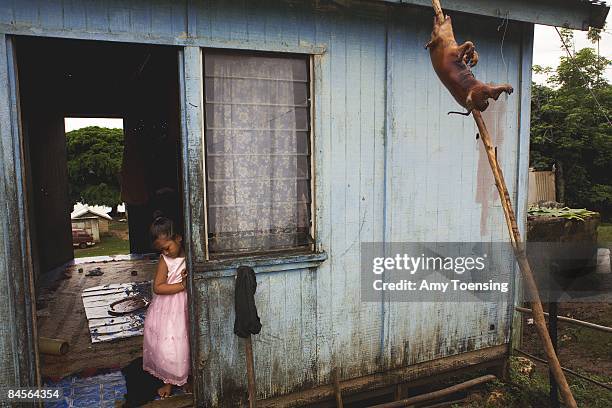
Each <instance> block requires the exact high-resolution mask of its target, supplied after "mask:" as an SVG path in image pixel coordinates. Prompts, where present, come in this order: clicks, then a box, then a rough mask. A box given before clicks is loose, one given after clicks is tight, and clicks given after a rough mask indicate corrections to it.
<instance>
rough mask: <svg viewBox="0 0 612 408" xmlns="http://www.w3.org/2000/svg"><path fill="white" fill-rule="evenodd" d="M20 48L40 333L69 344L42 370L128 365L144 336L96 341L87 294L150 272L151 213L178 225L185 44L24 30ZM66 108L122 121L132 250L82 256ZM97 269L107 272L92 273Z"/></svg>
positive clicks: (54, 375)
mask: <svg viewBox="0 0 612 408" xmlns="http://www.w3.org/2000/svg"><path fill="white" fill-rule="evenodd" d="M16 53H17V66H18V78H19V97H20V109H21V120H22V129H23V136H22V137H23V141H24V143H23V145H24V150H25V151H24V154H25V157H26V162H25V164H24V172H25V174H26V177H27V187H26V191H25V195H26V197H27V203H28V209H27V211H28V220H29V228H30V232H31V237H32V245H31V247H32V259H33V262H34V265H33V269H34V271H35V273H34V281H35V287H36V306H37V329H38V330H37V332H38V336H39V338H40V337H46V338H54V339H56V338H58V339H62V340H65V341H67V342H68V344H69V351H68V352H67V353H66V354H64V355H46V354H42V353H41V354H40V361H41V363H40V369H41V374H42V376H43V378H51V379H55V380H58V379H61V378H65V377H67V376H70V375H73V374H75V373H83V372H90V373H93V372H96V370H100V369H112V368H120V367H123V366H125V365H126V364H128V363H129V362H130V361H131V360H133V359H135V358H137V357H139V356H140V355H141V353H142V336H136V337H129V338H122V339H118V340H113V341H108V342H100V343H93V342H92V337H91V335H90V328H89V326H88V320H87V317H86V314H85V310H84V305H83V300H82V293H83V290H84V289H87V288H91V287H93V286H100V285H107V284H120V283H128V282H146V281H149V280H151V279H152V278H153V274H154V271H155V266H156V263H157V255H155V254H151V252H153V251H152V249H151V243H150V238H149V225H150V223H151V221H152V219H153V213H154V212H155V211H156V210H161V211H162V212H163V213H164V215H167V216H169V217H172V218H174V219H175V220H177V222H178V223H179V224H180V222H181V220H182V219H183V216H182V201H181V197H182V193H181V185H182V183H181V163H180V159H179V157H180V146H179V144H180V142H179V141H180V119H179V114H180V108H179V78H178V51H177V49H176V48H173V47H162V46H143V45H133V44H128V43H105V42H93V41H75V40H65V39H49V38H31V37H21V38H18V41H17V43H16ZM66 117H116V118H123V120H124V153H123V163H122V169H121V175H120V180H121V190H122V193H121V196H122V197H121V198H122V200H123V201H125V203H126V206H127V214H128V217H127V218H128V223H129V241H130V253H131V254H126V255H124V256H121V257H106V258H104V257H102V258H97V259H94V258H79V259H74V250H73V243H72V235H71V220H70V212H71V211H72V202H70V200H69V196H68V188H69V183H68V172H67V171H68V170H67V153H66V136H65V128H64V118H66ZM143 254H149V255H143ZM97 268H99V270H100V271H102V272H103V274H101V275H100V274H98V276H96V274H95V273H94V274H93V276H92V274H91V271H93V270H95V269H97ZM134 271H135V272H134Z"/></svg>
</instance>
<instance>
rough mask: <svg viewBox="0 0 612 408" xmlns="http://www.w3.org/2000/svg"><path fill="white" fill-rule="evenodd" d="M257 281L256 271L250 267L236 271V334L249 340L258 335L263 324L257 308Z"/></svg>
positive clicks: (239, 268) (242, 267) (240, 267)
mask: <svg viewBox="0 0 612 408" xmlns="http://www.w3.org/2000/svg"><path fill="white" fill-rule="evenodd" d="M256 289H257V281H256V280H255V271H254V270H253V268H251V267H249V266H239V267H238V270H237V271H236V289H235V290H234V308H235V311H236V320H234V334H236V335H237V336H239V337H242V338H247V337H249V336H250V335H251V334H258V333H259V331H260V330H261V322H260V321H259V316H258V315H257V307H255V297H254V296H255V290H256Z"/></svg>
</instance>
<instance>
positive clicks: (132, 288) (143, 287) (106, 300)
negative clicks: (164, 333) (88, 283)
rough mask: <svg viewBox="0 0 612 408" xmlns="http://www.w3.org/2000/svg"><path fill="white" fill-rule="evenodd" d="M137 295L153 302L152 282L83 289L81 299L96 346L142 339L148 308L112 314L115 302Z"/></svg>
mask: <svg viewBox="0 0 612 408" xmlns="http://www.w3.org/2000/svg"><path fill="white" fill-rule="evenodd" d="M135 295H141V296H143V297H145V298H146V299H149V300H150V299H151V283H150V282H130V283H111V284H107V285H103V286H94V287H90V288H87V289H84V290H83V293H82V294H81V298H82V300H83V306H84V307H85V315H86V316H87V323H88V326H89V333H90V335H91V342H92V343H101V342H105V341H111V340H116V339H123V338H126V337H134V336H142V332H143V329H144V316H145V312H146V309H141V310H138V311H135V312H133V313H130V314H127V315H124V316H113V315H111V314H109V313H108V308H109V306H110V305H111V303H113V302H116V301H118V300H121V299H125V298H127V297H130V296H135Z"/></svg>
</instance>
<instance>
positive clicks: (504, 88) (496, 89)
mask: <svg viewBox="0 0 612 408" xmlns="http://www.w3.org/2000/svg"><path fill="white" fill-rule="evenodd" d="M513 91H514V88H512V85H509V84H504V85H497V86H490V87H489V89H488V92H487V93H488V96H489V98H493V99H495V100H497V98H499V95H501V93H502V92H505V93H507V94H508V95H510V94H511V93H512V92H513Z"/></svg>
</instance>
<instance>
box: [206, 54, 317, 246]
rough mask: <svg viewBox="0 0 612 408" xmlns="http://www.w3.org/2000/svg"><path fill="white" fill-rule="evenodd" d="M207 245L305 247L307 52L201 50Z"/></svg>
mask: <svg viewBox="0 0 612 408" xmlns="http://www.w3.org/2000/svg"><path fill="white" fill-rule="evenodd" d="M204 87H205V91H204V95H205V107H206V118H205V139H206V143H205V144H206V185H207V207H208V208H207V214H208V220H207V224H208V250H209V253H210V254H211V255H213V256H215V255H224V254H236V253H245V252H246V253H252V252H261V251H272V250H282V249H296V248H308V247H309V246H310V244H311V243H312V238H311V233H310V229H311V228H310V225H311V222H310V221H311V191H310V190H311V188H310V186H311V184H310V183H311V170H310V163H311V151H310V150H311V147H310V98H309V93H310V88H309V60H308V58H307V57H293V56H291V57H287V56H277V55H272V56H270V55H268V54H266V55H253V54H244V53H217V52H210V53H209V52H206V53H205V54H204Z"/></svg>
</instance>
